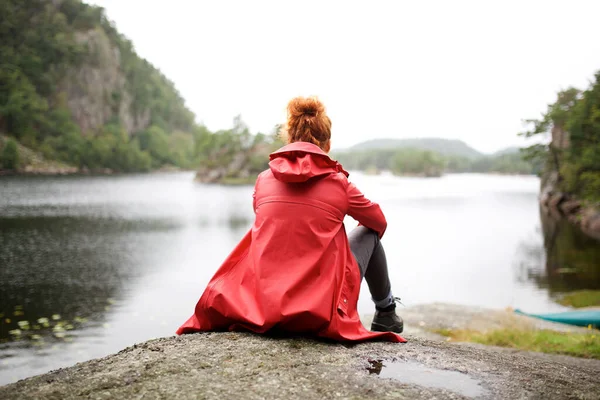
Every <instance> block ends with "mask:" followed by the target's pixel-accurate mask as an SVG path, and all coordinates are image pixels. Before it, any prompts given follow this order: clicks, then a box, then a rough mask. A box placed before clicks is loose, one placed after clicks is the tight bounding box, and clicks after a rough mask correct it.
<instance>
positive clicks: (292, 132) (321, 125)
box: [282, 97, 331, 152]
mask: <svg viewBox="0 0 600 400" xmlns="http://www.w3.org/2000/svg"><path fill="white" fill-rule="evenodd" d="M282 136H283V139H287V142H288V143H294V142H309V143H312V144H316V145H317V146H319V147H320V148H321V149H322V150H323V151H325V152H328V151H329V148H330V139H331V120H330V119H329V117H328V116H327V114H326V113H325V106H324V105H323V103H321V102H320V101H319V100H318V99H317V98H316V97H296V98H294V99H292V100H290V102H289V103H288V106H287V123H286V125H285V127H284V129H283V131H282Z"/></svg>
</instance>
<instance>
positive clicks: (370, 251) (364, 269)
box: [348, 226, 394, 309]
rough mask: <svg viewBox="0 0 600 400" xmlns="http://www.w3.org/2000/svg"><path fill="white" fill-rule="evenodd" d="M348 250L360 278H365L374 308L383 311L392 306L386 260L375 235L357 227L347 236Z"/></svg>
mask: <svg viewBox="0 0 600 400" xmlns="http://www.w3.org/2000/svg"><path fill="white" fill-rule="evenodd" d="M348 241H349V242H350V250H351V251H352V254H354V258H356V261H357V262H358V267H359V268H360V277H361V280H362V278H365V280H366V281H367V285H369V291H370V292H371V298H372V299H373V302H374V303H375V307H377V308H378V309H383V308H386V307H389V306H390V305H392V304H394V296H393V295H392V286H391V284H390V277H389V275H388V268H387V259H386V258H385V252H384V251H383V246H382V245H381V241H380V240H379V236H378V235H377V233H376V232H375V231H373V230H371V229H369V228H367V227H365V226H358V227H356V228H354V229H353V230H352V232H350V234H349V235H348Z"/></svg>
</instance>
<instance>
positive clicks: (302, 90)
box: [88, 0, 600, 152]
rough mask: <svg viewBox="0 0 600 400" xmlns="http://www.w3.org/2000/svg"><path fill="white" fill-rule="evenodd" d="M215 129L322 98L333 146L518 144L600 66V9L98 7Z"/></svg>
mask: <svg viewBox="0 0 600 400" xmlns="http://www.w3.org/2000/svg"><path fill="white" fill-rule="evenodd" d="M88 2H89V3H93V4H97V5H100V6H102V7H104V8H105V9H106V13H107V15H108V17H109V18H110V19H111V20H113V21H114V22H115V23H116V26H117V28H118V29H119V31H120V32H121V33H123V34H124V35H125V36H127V37H128V38H129V39H131V40H132V41H133V43H134V46H135V48H136V50H137V52H138V53H139V54H140V55H141V56H142V57H144V58H146V59H148V60H149V61H150V62H152V63H153V64H154V65H155V66H156V67H158V68H159V69H160V70H161V71H163V72H164V74H165V75H166V76H167V77H169V78H170V79H171V80H173V81H174V82H175V85H176V86H177V88H178V90H179V91H180V93H181V94H182V96H183V97H184V98H185V100H186V103H187V105H188V106H189V107H190V108H191V110H192V111H194V113H195V114H196V117H197V120H198V121H199V122H203V123H204V124H205V125H207V126H208V127H209V128H210V129H212V130H217V129H221V128H228V127H230V126H231V121H232V119H233V117H234V116H235V115H237V114H241V115H242V119H243V120H244V121H245V122H246V123H247V124H248V125H249V126H250V128H251V130H252V131H253V132H256V131H262V132H269V131H271V129H272V127H273V126H274V125H275V124H276V123H279V122H282V121H284V120H285V106H286V104H287V102H288V101H289V100H290V99H291V98H292V97H294V96H297V95H317V96H319V97H320V98H321V100H323V102H324V103H325V106H326V107H327V110H328V113H329V115H330V117H331V119H332V121H333V132H332V136H333V138H332V140H333V142H332V144H333V148H334V149H335V148H340V147H347V146H350V145H353V144H356V143H358V142H360V141H363V140H366V139H370V138H381V137H393V138H410V137H444V138H457V139H462V140H464V141H465V142H467V143H468V144H470V145H471V146H473V147H475V148H476V149H478V150H480V151H484V152H492V151H495V150H498V149H500V148H504V147H507V146H512V145H520V144H523V142H522V140H521V139H520V138H518V137H517V136H516V133H517V132H519V131H520V130H521V129H522V123H521V120H522V119H525V118H532V117H537V116H538V115H539V113H540V112H542V111H543V110H545V107H546V104H547V103H549V102H552V101H553V100H554V96H555V93H556V91H558V90H560V89H562V88H566V87H568V86H570V85H574V86H577V87H580V88H583V87H586V86H587V85H588V83H589V81H590V80H591V79H592V78H593V74H594V72H595V71H596V70H598V69H600V40H598V34H599V32H600V31H599V29H598V15H600V1H597V0H590V1H578V0H571V1H566V0H564V1H548V0H544V1H541V0H540V1H529V0H515V1H509V0H505V1H491V0H490V1H481V0H473V1H458V0H452V1H448V0H439V1H422V0H421V1H410V2H409V1H362V2H357V1H348V0H345V1H326V0H321V1H312V0H302V1H285V0H277V1H261V0H252V1H247V0H244V1H226V0H219V1H198V0H169V1H166V0H94V1H88Z"/></svg>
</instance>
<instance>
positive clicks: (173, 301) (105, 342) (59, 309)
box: [0, 173, 600, 384]
mask: <svg viewBox="0 0 600 400" xmlns="http://www.w3.org/2000/svg"><path fill="white" fill-rule="evenodd" d="M351 179H352V180H353V181H354V182H355V183H356V184H357V185H358V186H359V188H361V189H362V190H363V191H364V192H365V193H366V194H367V196H368V197H370V198H371V199H372V200H374V201H377V202H379V203H380V204H381V205H382V208H383V210H384V212H385V214H386V217H387V219H388V223H389V227H388V230H387V232H386V235H385V237H384V239H383V244H384V246H385V249H386V253H387V256H388V261H389V265H390V277H391V281H392V287H393V290H394V294H395V295H396V296H400V297H401V298H402V300H403V303H404V304H406V305H412V304H419V303H429V302H436V301H440V302H452V303H460V304H470V305H482V306H486V307H491V308H504V307H515V308H516V307H518V308H521V309H523V310H525V311H530V312H544V311H558V310H562V309H563V307H561V306H558V305H557V304H556V303H555V302H554V301H553V300H552V296H553V293H554V291H553V290H552V287H553V285H552V284H551V283H552V280H549V279H545V278H544V277H545V276H546V275H547V274H546V272H545V271H546V269H547V262H546V261H547V260H546V254H545V251H544V238H543V235H542V225H541V223H540V213H539V210H538V203H537V193H538V188H539V180H538V178H536V177H506V176H493V175H448V176H445V177H443V178H435V179H421V178H398V177H394V176H391V175H386V174H382V175H379V176H366V175H363V174H360V173H352V174H351ZM251 193H252V187H224V186H217V185H213V186H211V185H201V184H197V183H194V182H193V174H192V173H172V174H153V175H129V176H112V177H56V178H47V177H44V178H41V177H39V178H38V177H4V178H1V179H0V283H1V285H0V314H1V318H0V340H1V341H2V343H0V384H5V383H8V382H13V381H16V380H17V379H20V378H23V377H27V376H31V375H35V374H39V373H43V372H47V371H49V370H51V369H55V368H59V367H65V366H69V365H72V364H74V363H75V362H79V361H84V360H87V359H90V358H95V357H101V356H105V355H108V354H110V353H113V352H116V351H118V350H121V349H122V348H124V347H126V346H129V345H132V344H134V343H136V342H140V341H145V340H148V339H151V338H156V337H161V336H169V335H173V334H174V331H175V330H176V329H177V327H178V326H179V325H180V324H181V323H183V322H184V321H185V320H186V319H187V318H188V317H189V316H190V315H191V313H192V312H193V309H194V306H195V304H196V302H197V300H198V298H199V297H200V295H201V293H202V291H203V289H204V287H205V285H206V284H207V282H208V280H209V279H210V278H211V276H212V275H213V273H214V272H215V271H216V269H217V268H218V267H219V265H220V264H221V262H222V261H223V259H224V258H225V257H226V256H227V255H228V254H229V252H230V251H231V250H232V249H233V247H234V245H235V244H236V243H237V242H238V241H239V239H240V238H241V237H242V236H243V235H244V233H245V232H246V231H247V230H248V229H249V227H250V225H251V223H252V218H253V212H252V207H251ZM355 224H356V223H355V222H354V221H353V220H352V219H350V218H349V219H348V221H347V223H346V228H347V229H352V228H353V227H354V226H355ZM585 246H588V247H590V246H591V247H592V248H593V247H594V246H596V247H595V249H592V250H591V253H590V254H592V255H591V256H590V257H591V259H592V263H594V262H595V261H594V260H600V259H596V258H594V257H597V254H598V253H597V250H598V246H597V242H589V243H588V244H586V245H585ZM599 264H600V263H599ZM595 276H597V275H595ZM585 279H588V280H589V279H590V278H588V277H586V278H585ZM593 279H595V278H593ZM575 281H577V279H575ZM561 282H562V281H561ZM577 282H579V281H577ZM563 283H564V282H563ZM597 284H598V281H594V282H593V285H597ZM567 286H569V283H568V282H567ZM584 286H585V284H584ZM563 287H564V285H563ZM399 310H400V312H401V310H402V308H400V309H399ZM359 311H360V312H361V313H364V314H366V313H372V312H373V308H372V305H371V303H370V299H369V295H368V289H367V287H366V285H363V287H362V291H361V298H360V301H359ZM17 330H18V331H19V332H20V335H19V334H18V331H17Z"/></svg>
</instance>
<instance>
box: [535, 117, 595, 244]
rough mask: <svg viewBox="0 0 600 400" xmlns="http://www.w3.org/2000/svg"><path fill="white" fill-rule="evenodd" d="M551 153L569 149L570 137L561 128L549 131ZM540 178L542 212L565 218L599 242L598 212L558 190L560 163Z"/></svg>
mask: <svg viewBox="0 0 600 400" xmlns="http://www.w3.org/2000/svg"><path fill="white" fill-rule="evenodd" d="M551 134H552V141H551V143H550V147H551V149H552V151H565V150H568V149H569V146H570V137H569V132H567V131H566V130H565V129H564V128H563V127H561V126H558V125H554V126H553V127H552V130H551ZM550 165H551V166H552V167H549V168H548V169H547V170H546V172H545V173H544V174H543V176H542V187H541V190H540V204H541V206H542V212H544V213H546V214H548V215H550V216H552V217H554V218H567V219H568V220H569V221H570V222H571V223H573V224H575V225H577V226H579V227H580V228H581V229H582V230H583V231H584V232H585V233H586V234H588V235H589V236H592V237H593V238H596V239H598V240H600V210H599V209H598V208H597V207H595V206H594V205H592V204H590V203H589V202H587V203H586V202H582V201H581V200H580V199H578V198H577V197H576V196H573V195H572V194H569V193H566V192H564V191H561V190H560V181H561V179H562V177H561V175H560V172H559V170H558V168H556V167H555V166H559V165H560V162H554V163H551V164H550Z"/></svg>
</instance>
